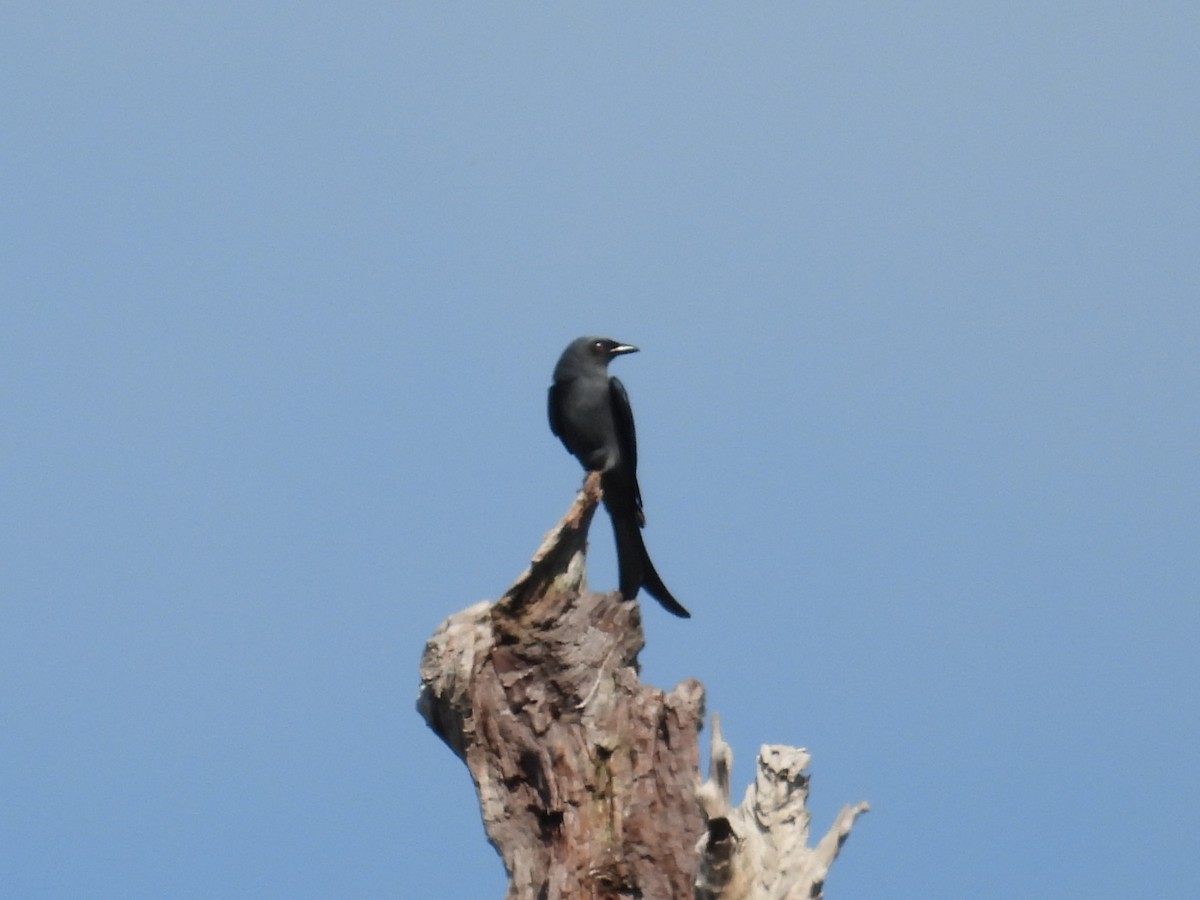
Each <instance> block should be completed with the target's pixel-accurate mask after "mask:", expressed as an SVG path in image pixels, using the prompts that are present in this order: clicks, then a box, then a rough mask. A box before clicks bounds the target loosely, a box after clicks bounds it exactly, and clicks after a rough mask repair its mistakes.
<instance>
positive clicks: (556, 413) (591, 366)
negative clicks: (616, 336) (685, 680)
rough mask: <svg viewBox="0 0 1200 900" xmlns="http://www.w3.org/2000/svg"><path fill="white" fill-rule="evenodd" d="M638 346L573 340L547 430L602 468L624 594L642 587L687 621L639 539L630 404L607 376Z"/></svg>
mask: <svg viewBox="0 0 1200 900" xmlns="http://www.w3.org/2000/svg"><path fill="white" fill-rule="evenodd" d="M637 349H638V348H637V347H632V346H630V345H629V344H618V343H617V342H616V341H614V340H610V339H609V338H602V337H581V338H578V339H576V340H574V341H572V342H571V343H570V344H569V345H568V346H567V349H566V350H564V351H563V355H562V356H561V357H559V360H558V365H557V366H555V367H554V384H552V385H550V404H549V406H550V430H551V431H553V432H554V433H555V435H557V436H558V438H559V439H560V440H561V441H562V442H563V446H564V447H566V448H567V449H568V450H569V451H570V452H571V453H572V454H574V455H575V456H576V457H577V458H578V459H579V461H580V462H581V463H583V467H584V468H585V469H587V470H588V471H592V472H599V473H600V486H601V487H602V488H603V489H604V506H605V508H606V509H608V514H609V516H610V517H611V518H612V524H613V535H614V536H615V537H616V539H617V567H618V569H620V573H621V594H622V595H623V596H624V597H625V598H626V599H627V600H632V599H633V598H634V597H636V596H637V593H638V589H639V588H643V587H644V588H645V589H646V593H647V594H649V595H650V596H651V597H653V598H654V599H655V600H657V601H658V602H659V603H661V604H662V606H663V609H665V610H666V611H667V612H669V613H673V614H674V615H677V616H680V617H682V618H684V619H688V618H691V614H690V613H689V612H688V611H687V610H686V609H684V608H683V607H682V606H681V605H680V604H679V601H677V600H676V599H675V598H674V597H672V596H671V592H670V591H668V590H667V586H666V585H665V584H663V583H662V579H661V578H659V577H658V572H656V571H655V570H654V564H653V563H652V562H650V554H648V553H647V552H646V545H645V543H644V542H643V541H642V527H643V526H644V525H645V524H646V517H645V515H644V514H643V513H642V493H641V491H640V490H639V489H638V482H637V436H636V434H635V433H634V430H633V410H631V409H630V408H629V395H627V394H626V393H625V387H624V385H622V384H621V382H620V381H619V380H618V379H617V378H615V377H612V378H610V377H609V374H608V364H609V362H610V361H612V359H613V358H614V357H617V356H620V355H621V354H623V353H636V352H637Z"/></svg>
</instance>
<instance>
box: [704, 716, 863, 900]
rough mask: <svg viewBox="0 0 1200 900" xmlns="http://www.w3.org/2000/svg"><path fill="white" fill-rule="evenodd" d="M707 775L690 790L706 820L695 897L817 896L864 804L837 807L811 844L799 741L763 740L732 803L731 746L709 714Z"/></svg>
mask: <svg viewBox="0 0 1200 900" xmlns="http://www.w3.org/2000/svg"><path fill="white" fill-rule="evenodd" d="M711 748H712V749H711V751H710V765H709V778H708V781H706V782H705V783H704V784H703V785H701V786H700V788H699V789H698V790H697V792H696V796H697V798H698V799H699V801H700V805H701V806H702V807H704V817H705V821H706V823H707V828H706V830H705V834H704V836H703V837H702V838H701V839H700V840H699V841H698V842H697V844H696V854H697V856H698V857H699V860H700V864H699V870H698V872H697V876H696V894H695V896H696V898H697V900H815V898H820V897H821V896H822V893H821V892H822V889H823V888H824V885H825V877H826V876H827V875H828V874H829V867H830V866H832V865H833V861H834V859H836V858H837V855H838V851H839V850H840V849H841V847H842V844H843V843H844V842H845V840H846V838H847V837H848V836H849V834H850V829H851V827H852V826H853V825H854V820H855V819H857V818H858V816H859V815H861V814H862V813H864V812H866V811H867V810H868V809H869V807H868V805H867V804H866V803H859V804H856V805H854V806H843V807H842V809H841V811H840V812H839V813H838V814H837V817H836V818H835V819H834V822H833V826H832V827H831V828H830V829H829V831H828V832H826V834H825V836H824V837H822V838H821V840H820V842H819V843H818V844H817V846H816V847H809V846H808V823H809V821H810V819H811V818H812V816H811V815H810V814H809V812H808V809H807V808H806V806H805V804H806V802H807V801H808V774H807V773H806V769H807V768H808V763H809V760H810V757H809V755H808V753H807V752H806V751H805V750H803V749H801V748H797V747H783V746H779V745H773V746H772V745H764V746H763V747H762V748H761V749H760V750H759V754H758V761H757V765H758V773H757V776H756V777H755V780H754V784H752V785H751V786H750V787H749V788H748V789H747V790H746V796H745V798H744V799H743V800H742V803H741V805H740V806H738V807H736V808H734V807H733V806H731V805H730V776H731V773H732V770H733V751H732V750H731V749H730V747H729V745H728V744H727V743H725V740H724V739H723V738H722V737H721V723H720V719H719V718H718V717H717V716H716V715H715V714H714V715H713V733H712V745H711Z"/></svg>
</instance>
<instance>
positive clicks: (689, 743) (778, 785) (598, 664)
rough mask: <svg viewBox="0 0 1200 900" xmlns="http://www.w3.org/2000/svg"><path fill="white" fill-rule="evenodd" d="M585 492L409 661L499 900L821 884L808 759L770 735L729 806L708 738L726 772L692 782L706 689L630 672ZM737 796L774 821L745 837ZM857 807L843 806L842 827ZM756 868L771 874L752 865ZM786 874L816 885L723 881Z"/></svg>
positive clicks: (596, 489)
mask: <svg viewBox="0 0 1200 900" xmlns="http://www.w3.org/2000/svg"><path fill="white" fill-rule="evenodd" d="M599 500H600V481H599V477H598V476H597V475H595V474H592V475H589V476H588V477H587V479H586V481H585V482H584V487H583V490H582V491H580V493H579V495H578V496H577V497H576V498H575V501H574V503H572V505H571V508H570V509H569V510H568V511H567V514H566V516H564V518H563V519H562V521H561V522H559V524H558V525H557V526H556V527H555V528H554V529H553V530H551V531H550V532H549V533H548V534H547V535H546V538H545V540H544V541H543V542H542V546H541V547H540V548H539V549H538V552H537V553H536V554H535V555H534V558H533V561H532V562H531V563H530V566H529V568H528V569H527V570H526V571H525V572H524V573H522V575H521V576H520V577H519V578H518V579H517V581H516V582H515V583H514V584H513V585H512V587H510V588H509V589H508V591H506V592H505V594H504V596H503V597H501V598H500V599H499V600H498V601H496V602H495V603H488V602H486V601H485V602H482V603H478V604H476V605H474V606H472V607H470V608H468V609H465V610H463V611H462V612H459V613H457V614H455V615H453V616H451V617H450V618H449V619H447V620H446V621H445V622H443V623H442V625H441V626H440V627H439V628H438V630H437V631H436V633H435V634H434V635H433V637H432V638H431V639H430V640H429V642H428V643H427V644H426V647H425V652H424V655H423V656H422V659H421V691H420V696H419V698H418V701H417V707H418V709H419V711H420V712H421V714H422V715H423V716H424V717H425V720H426V722H428V723H429V726H430V727H431V728H432V729H433V730H434V731H435V732H436V733H437V734H438V735H439V736H440V737H441V738H442V740H443V741H445V742H446V744H447V745H448V746H449V747H450V748H451V749H452V750H453V751H454V752H455V753H456V754H457V755H458V756H459V757H460V758H461V759H463V761H464V762H465V763H466V764H467V768H468V769H469V770H470V773H471V777H472V779H473V780H474V782H475V786H476V789H477V791H478V793H479V804H480V809H481V812H482V815H483V821H484V826H485V828H486V830H487V834H488V838H489V839H490V840H491V842H492V844H493V846H495V848H496V849H497V851H498V852H499V853H500V856H501V858H502V859H503V861H504V865H505V868H506V870H507V871H508V875H509V888H508V894H507V897H508V900H556V898H595V900H601V898H604V900H607V898H618V897H619V898H633V897H637V898H647V900H685V898H689V897H692V896H693V895H695V896H702V897H706V898H713V900H715V898H718V897H719V898H722V900H730V898H734V897H739V898H740V897H746V898H751V897H753V898H758V897H763V898H766V897H771V898H775V897H779V898H784V897H787V898H791V897H800V896H803V897H805V898H809V897H814V896H817V895H818V894H819V890H820V887H819V883H820V882H819V880H817V877H816V876H817V874H820V878H821V879H823V877H824V876H823V872H824V871H825V869H827V868H828V864H829V863H830V862H832V858H833V855H836V852H837V847H836V846H834V847H833V848H832V850H831V851H830V850H829V848H828V847H827V846H826V841H825V840H823V841H822V842H821V844H820V845H819V846H818V847H817V849H816V850H814V851H809V850H807V849H806V848H804V846H803V844H804V838H805V836H806V835H807V821H808V819H807V816H808V814H807V812H806V811H804V809H803V802H804V797H805V796H806V795H807V790H806V785H807V780H806V779H804V778H803V776H801V775H800V774H799V773H800V769H801V768H803V765H804V764H805V763H807V755H804V754H803V751H791V753H793V754H796V753H799V754H801V756H800V757H796V756H790V757H789V756H787V751H788V750H789V748H773V749H774V751H776V752H775V755H773V756H771V757H769V760H770V761H769V762H768V763H766V764H764V763H763V762H762V761H761V760H760V765H759V781H758V782H756V785H755V787H754V788H752V789H751V793H753V794H754V795H755V797H756V800H755V804H756V805H754V806H753V807H748V806H747V805H746V803H744V804H743V807H742V808H739V809H738V810H734V809H732V808H730V807H729V803H728V800H729V786H728V769H729V765H730V764H731V760H732V757H731V754H729V752H728V747H727V746H726V745H724V742H723V741H721V742H720V743H721V745H722V747H723V749H720V750H719V748H718V747H717V743H716V742H718V741H720V738H719V735H714V751H713V752H714V769H713V771H714V773H717V772H720V771H724V779H725V781H724V783H723V785H724V786H723V787H721V786H720V784H718V782H717V781H712V780H710V782H707V783H706V784H705V785H703V786H701V785H700V784H699V748H698V733H699V730H700V727H701V724H702V721H703V717H704V689H703V687H702V686H701V684H700V683H699V682H698V681H695V680H691V679H689V680H687V681H685V682H683V683H682V684H680V685H678V686H676V687H675V688H674V689H673V690H671V691H669V692H663V691H661V690H659V689H657V688H653V687H649V686H646V685H643V684H641V683H640V682H639V680H638V662H637V656H638V653H639V651H640V650H641V649H642V646H643V645H644V643H645V639H644V636H643V632H642V625H641V614H640V611H639V607H638V604H637V603H635V602H629V601H626V600H624V599H623V598H622V597H621V595H620V593H619V592H614V593H606V594H598V593H592V592H590V591H588V590H587V584H586V573H585V568H584V558H585V553H586V548H587V531H588V526H589V525H590V523H591V520H592V517H593V515H594V513H595V511H596V505H597V503H598V502H599ZM764 749H766V748H764ZM718 750H719V752H718ZM718 758H719V759H721V760H724V761H725V762H724V763H721V764H718ZM720 765H724V769H723V770H722V769H721V768H720ZM772 790H773V791H774V793H772V792H771V791H772ZM749 802H750V793H748V794H747V803H749ZM797 804H798V805H797ZM862 808H865V805H863V807H862ZM743 809H745V810H751V809H752V811H753V813H754V814H760V813H766V814H768V815H769V814H770V813H771V812H772V811H773V810H776V809H778V810H779V811H780V812H781V817H780V818H779V822H778V825H779V831H780V834H781V835H784V832H786V835H784V836H782V837H781V838H780V839H778V840H776V839H774V838H773V837H772V836H771V834H767V835H765V836H764V835H763V834H761V833H759V832H762V831H764V827H759V828H758V830H757V831H756V832H753V833H752V829H751V826H750V823H749V821H748V820H746V819H745V816H746V815H748V814H749V813H746V812H743ZM859 811H861V810H859ZM843 812H845V811H843ZM853 815H857V811H856V812H854V814H853ZM853 815H851V816H850V817H849V819H848V820H846V821H844V822H843V821H842V818H841V817H840V818H839V822H842V824H844V830H843V831H841V832H839V833H840V834H841V837H842V838H843V839H844V835H845V833H847V832H848V831H849V826H850V823H851V822H853ZM788 816H791V819H790V820H789V819H788ZM764 821H767V819H764ZM797 821H801V822H802V827H801V828H800V829H799V831H797V830H796V828H795V827H794V826H795V823H796V822H797ZM772 822H773V820H772ZM775 828H776V824H773V823H772V824H769V826H766V827H765V830H766V831H768V832H772V833H773V832H774V830H775ZM756 835H757V836H756ZM797 839H798V842H799V843H798V846H799V849H800V850H803V851H804V853H803V854H801V853H799V852H798V851H797V850H796V847H797ZM827 839H828V836H827ZM804 854H815V855H812V856H811V860H809V857H808V856H804ZM795 860H801V862H799V863H797V862H795ZM698 863H699V865H700V867H701V872H700V879H701V882H702V883H703V885H704V887H700V886H699V885H700V882H697V865H698ZM759 865H763V866H769V867H771V868H772V870H773V871H774V872H775V873H776V874H775V876H772V877H767V876H763V877H758V878H754V877H751V876H752V875H753V872H752V870H753V868H754V867H755V866H759ZM822 865H823V866H824V868H822ZM722 872H724V873H725V874H722ZM793 878H798V879H801V880H804V879H807V880H806V881H804V883H806V884H808V885H809V886H810V887H811V886H812V885H813V884H816V885H818V886H817V889H816V891H817V892H816V893H808V894H799V893H793V892H784V893H780V892H779V891H778V890H776V889H775V888H774V887H772V888H770V889H771V890H775V892H774V893H730V890H731V885H732V886H733V887H737V885H740V884H743V883H745V884H747V885H752V886H762V885H778V884H779V883H780V880H781V879H788V880H790V879H793ZM797 883H799V882H797ZM702 890H703V891H707V893H701V891H702Z"/></svg>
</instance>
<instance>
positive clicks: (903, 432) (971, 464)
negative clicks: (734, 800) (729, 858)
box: [0, 2, 1200, 900]
mask: <svg viewBox="0 0 1200 900" xmlns="http://www.w3.org/2000/svg"><path fill="white" fill-rule="evenodd" d="M1197 46H1200V13H1198V12H1197V10H1196V8H1195V7H1194V6H1193V5H1190V4H1183V3H1161V4H1151V5H1143V6H1138V7H1135V6H1130V5H1128V4H1114V3H1093V4H1078V3H1066V4H1050V5H1047V4H1031V3H1005V4H973V5H964V4H956V3H918V4H910V5H906V6H902V7H898V6H897V5H896V4H862V5H857V6H854V5H850V6H848V5H847V4H840V3H839V4H832V3H831V4H786V5H785V4H770V5H756V6H750V5H738V6H736V7H735V6H724V7H719V6H715V5H708V6H696V5H692V4H688V5H683V4H660V5H655V6H653V7H650V8H646V7H645V6H643V5H632V4H605V5H603V6H599V5H597V6H584V5H577V4H571V5H567V6H561V5H547V4H522V5H505V6H493V5H487V6H485V5H476V6H472V7H460V8H457V9H452V8H448V7H445V6H434V5H416V4H404V5H384V4H362V3H351V4H341V5H339V6H338V7H337V8H336V9H334V8H333V7H331V6H330V5H329V4H315V3H313V4H310V3H298V4H289V5H275V4H258V5H254V6H250V7H247V6H246V5H245V4H237V5H235V4H228V3H214V4H205V5H202V6H199V7H197V6H194V5H191V6H184V5H176V4H149V3H133V2H130V3H106V4H74V3H56V4H33V3H15V4H8V5H6V7H5V9H4V10H3V12H0V84H2V88H0V104H2V108H3V118H4V122H5V126H4V128H3V130H2V134H0V161H2V165H0V190H2V192H3V193H2V202H0V238H2V246H3V251H2V256H3V264H2V265H0V296H3V298H4V300H3V306H2V308H0V391H2V396H3V400H2V403H0V471H2V472H3V476H2V478H0V542H2V543H0V546H3V548H4V551H3V555H4V558H5V562H4V564H3V566H0V721H2V722H3V726H2V727H0V846H3V847H4V850H3V852H2V853H0V886H2V889H0V893H3V894H4V895H5V896H12V897H22V898H57V897H105V898H107V897H113V898H137V897H146V898H161V897H195V898H209V897H230V898H233V897H246V898H251V897H253V898H258V897H267V896H278V897H289V898H304V897H312V898H326V897H362V898H368V897H415V896H441V897H454V898H458V897H462V898H467V897H472V898H473V897H488V896H493V897H499V896H502V894H503V885H504V878H503V873H502V869H501V866H500V863H499V860H498V858H497V857H496V856H495V854H494V852H493V851H492V849H491V848H490V847H489V846H488V845H487V844H486V841H485V839H484V835H483V832H482V828H481V826H480V824H479V818H478V811H477V808H476V805H475V799H474V793H473V790H472V788H471V786H470V782H469V779H468V777H467V773H466V770H465V768H464V767H462V765H461V764H460V763H459V762H458V761H457V760H456V759H454V758H453V757H452V755H451V754H450V753H449V751H448V750H446V749H445V748H444V747H443V746H442V745H441V744H440V743H439V742H438V741H437V740H436V739H435V738H434V737H433V735H432V734H431V733H430V732H428V731H427V730H426V728H425V727H424V724H423V723H422V721H421V720H420V718H419V717H418V715H417V713H416V712H415V710H414V707H413V701H414V699H415V695H416V683H417V662H418V659H419V655H420V652H421V649H422V646H423V643H424V641H425V639H426V638H427V637H428V636H429V635H430V634H431V633H432V631H433V629H434V628H435V627H436V626H437V624H438V622H439V621H441V619H443V618H444V617H445V616H446V615H449V614H450V613H452V612H454V611H456V610H458V609H460V608H462V607H464V606H466V605H469V604H471V603H474V602H475V601H477V600H479V599H481V598H485V597H493V598H494V597H496V596H498V595H499V594H500V593H501V592H502V591H503V590H504V588H505V587H506V586H507V585H508V584H509V583H510V582H511V580H512V579H513V577H515V576H516V575H517V574H518V573H519V572H520V571H521V569H522V568H523V566H524V564H525V562H526V561H527V559H528V557H529V555H530V554H531V553H532V551H533V550H534V549H535V548H536V546H537V544H538V542H539V541H540V538H541V536H542V534H543V533H544V532H545V530H546V529H547V528H549V527H550V526H551V525H552V524H553V523H554V522H555V521H556V520H557V517H558V516H559V515H560V514H561V512H562V511H563V510H564V509H565V508H566V506H567V504H568V503H569V501H570V499H571V497H572V495H573V492H574V490H575V488H576V487H577V485H578V483H579V480H580V472H579V470H578V466H577V464H576V463H575V461H574V460H572V459H571V458H570V457H569V456H568V455H567V454H566V453H565V452H564V451H563V449H562V447H561V445H560V444H559V443H558V442H557V441H556V440H555V439H554V438H553V437H552V436H551V434H550V433H549V430H548V428H547V425H546V422H545V389H546V386H547V385H548V383H549V378H550V372H551V369H552V367H553V364H554V361H555V359H556V357H557V355H558V353H559V352H560V351H561V349H562V347H563V346H564V345H565V344H566V343H567V342H568V341H569V340H570V339H571V338H573V337H575V336H576V335H578V334H583V333H597V332H598V333H603V334H608V335H611V336H613V337H615V338H617V339H620V340H624V341H628V342H631V343H635V344H638V345H639V346H641V347H642V348H643V352H642V353H640V354H638V355H636V356H631V357H626V358H623V359H621V360H620V361H619V362H618V363H617V364H616V366H615V371H616V372H617V373H618V374H619V375H620V376H621V378H622V380H623V381H624V383H625V385H626V387H627V388H628V390H629V393H630V396H631V399H632V402H633V405H634V410H635V412H636V414H637V417H638V424H639V438H640V445H641V479H642V487H643V494H644V496H645V502H646V509H647V514H648V519H649V525H648V528H647V531H646V538H647V542H648V545H649V547H650V549H651V552H652V553H653V555H654V557H655V561H656V563H657V566H658V568H659V570H660V572H661V573H662V574H663V576H664V579H665V580H666V582H667V583H668V585H670V587H671V589H672V590H673V592H674V593H675V594H676V595H677V596H678V597H679V598H680V600H681V601H682V602H683V603H684V604H685V605H686V606H687V607H688V608H689V609H691V611H692V613H693V616H694V618H693V619H692V620H690V621H687V622H681V621H677V620H674V619H671V618H670V617H669V616H667V615H665V614H664V613H662V612H661V610H659V609H658V608H657V607H656V606H655V605H654V604H652V603H648V604H647V606H646V629H647V640H648V643H647V647H646V649H645V651H644V652H643V656H642V660H643V664H644V672H643V677H644V679H645V680H646V681H648V682H651V683H654V684H657V685H660V686H663V687H669V686H671V685H673V684H674V683H676V682H678V681H679V680H681V679H683V678H685V677H689V676H694V677H696V678H699V679H700V680H701V681H703V682H704V684H705V685H706V687H707V689H708V692H709V707H710V709H712V710H717V711H719V712H720V713H721V714H722V720H723V727H724V730H725V733H726V737H727V739H728V740H729V742H730V743H731V744H732V746H733V749H734V752H735V754H736V761H735V783H736V784H737V785H738V787H737V790H738V791H739V792H740V790H741V789H742V787H743V786H744V785H745V784H746V783H747V782H748V781H749V779H750V777H751V772H752V760H753V756H754V754H755V752H756V751H757V748H758V746H759V744H761V743H764V742H771V743H786V744H793V745H800V746H805V747H807V748H808V749H809V750H810V751H811V753H812V754H813V782H812V788H813V794H812V804H811V805H812V808H813V811H814V814H815V820H814V828H816V829H821V830H823V829H824V828H825V827H826V826H827V825H828V823H829V822H830V821H831V819H832V816H833V814H834V812H835V811H836V809H837V808H838V807H839V806H840V805H841V804H843V803H846V802H853V801H858V800H863V799H866V800H869V801H870V802H871V804H872V812H871V813H870V814H869V815H868V816H867V817H866V818H864V819H862V820H861V821H860V823H859V826H858V827H857V828H856V830H855V832H854V835H853V836H852V837H851V839H850V841H849V842H848V844H847V845H846V847H845V849H844V852H843V855H842V857H841V859H840V860H839V862H838V864H837V866H836V867H835V869H834V871H833V874H832V876H831V878H830V880H829V883H828V885H827V891H826V893H827V896H829V897H830V898H838V897H866V896H882V895H885V894H886V895H888V896H911V897H920V898H922V900H938V898H948V900H949V898H954V900H958V898H962V897H972V898H976V900H979V898H984V900H986V898H991V897H997V898H998V897H1007V896H1009V895H1010V893H1011V891H1012V887H1013V885H1014V884H1019V885H1020V886H1021V890H1022V891H1023V892H1026V893H1028V894H1031V895H1033V896H1047V897H1051V896H1090V897H1098V898H1109V897H1111V898H1117V897H1127V896H1130V895H1131V894H1137V895H1141V896H1149V897H1156V898H1179V900H1184V898H1186V900H1191V898H1194V897H1195V896H1197V894H1198V893H1200V872H1198V868H1200V867H1198V865H1197V862H1196V860H1197V859H1200V841H1198V839H1197V837H1196V835H1197V834H1200V812H1198V810H1200V779H1197V778H1196V775H1195V771H1194V765H1193V764H1192V759H1193V757H1194V755H1195V748H1196V746H1197V745H1198V744H1200V699H1198V696H1200V664H1198V662H1197V658H1196V657H1197V653H1196V646H1197V636H1198V634H1200V609H1198V604H1197V599H1198V598H1197V585H1198V584H1200V562H1198V558H1200V554H1198V553H1197V546H1198V543H1200V541H1198V538H1200V528H1198V524H1200V523H1198V521H1197V520H1198V512H1197V510H1198V509H1200V477H1198V475H1197V466H1196V448H1197V445H1198V443H1200V421H1198V418H1197V413H1196V409H1197V404H1196V398H1197V395H1198V393H1200V363H1198V361H1197V360H1198V359H1200V303H1198V298H1197V284H1200V175H1198V173H1200V151H1198V149H1197V148H1198V147H1200V102H1198V100H1197V98H1198V97H1200V77H1198V76H1200V63H1198V61H1197V55H1196V47H1197ZM598 524H599V527H598V528H597V531H596V532H595V538H596V540H595V544H594V547H593V549H592V554H591V567H590V574H591V580H592V582H593V584H594V585H595V586H597V587H601V588H603V587H608V586H612V585H614V584H615V564H614V561H613V552H612V548H611V538H610V535H609V532H608V529H607V526H606V525H605V524H604V523H603V521H602V520H601V521H600V522H599V523H598ZM703 739H704V740H705V741H706V740H707V734H706V735H705V736H704V738H703Z"/></svg>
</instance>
